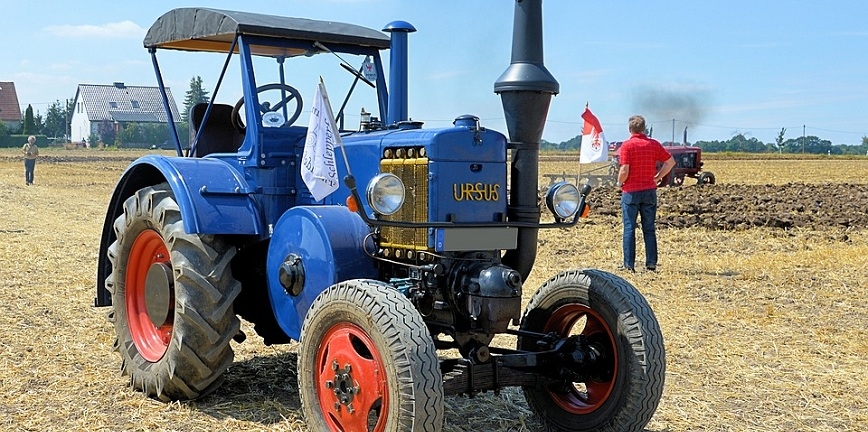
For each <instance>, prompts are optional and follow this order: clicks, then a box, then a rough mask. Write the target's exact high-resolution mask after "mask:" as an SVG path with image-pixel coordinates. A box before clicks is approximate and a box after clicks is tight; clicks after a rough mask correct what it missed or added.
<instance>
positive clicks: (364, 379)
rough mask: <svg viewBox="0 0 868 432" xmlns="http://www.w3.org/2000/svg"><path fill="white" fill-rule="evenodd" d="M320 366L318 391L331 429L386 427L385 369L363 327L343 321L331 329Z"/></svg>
mask: <svg viewBox="0 0 868 432" xmlns="http://www.w3.org/2000/svg"><path fill="white" fill-rule="evenodd" d="M316 365H317V369H316V370H315V371H314V373H315V374H316V375H315V377H314V379H315V380H316V392H317V397H318V398H319V404H320V408H321V409H322V413H323V418H324V419H325V422H326V424H327V425H328V426H329V430H334V431H375V432H381V431H384V430H385V428H386V417H387V416H386V415H385V413H386V412H388V409H389V395H388V382H387V377H386V373H385V368H384V365H383V361H382V357H381V356H380V353H379V351H378V350H377V347H376V346H375V344H374V341H373V340H371V337H370V336H368V334H367V333H366V332H365V331H364V330H363V329H362V328H361V327H359V326H357V325H355V324H351V323H340V324H337V325H335V326H333V327H332V328H330V329H329V330H328V332H326V334H325V336H324V337H323V339H322V342H321V343H320V345H319V347H318V348H317V353H316Z"/></svg>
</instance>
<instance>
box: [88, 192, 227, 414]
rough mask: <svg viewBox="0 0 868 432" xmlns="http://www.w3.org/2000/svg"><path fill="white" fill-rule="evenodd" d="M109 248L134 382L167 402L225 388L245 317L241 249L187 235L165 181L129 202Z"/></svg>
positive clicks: (122, 349) (122, 340)
mask: <svg viewBox="0 0 868 432" xmlns="http://www.w3.org/2000/svg"><path fill="white" fill-rule="evenodd" d="M114 230H115V234H116V236H117V240H116V241H115V242H114V243H112V245H111V246H110V247H109V250H108V258H109V261H110V262H111V264H112V272H111V274H110V275H109V276H108V278H107V279H106V282H105V283H106V289H108V291H109V292H110V293H111V295H112V305H113V307H112V311H111V312H109V321H111V322H112V323H113V324H114V327H115V333H116V335H117V339H116V342H115V346H114V349H115V350H116V351H118V352H119V353H120V355H121V358H122V360H123V363H122V366H121V371H122V373H123V374H124V375H128V376H129V377H130V385H131V386H132V387H133V388H135V389H136V390H140V391H142V392H144V393H145V394H147V395H148V396H151V397H155V398H158V399H160V400H163V401H170V400H179V399H196V398H199V397H202V396H205V395H207V394H208V393H211V392H212V391H214V389H216V388H217V387H219V385H220V383H221V382H222V379H221V378H222V375H223V373H224V372H225V371H226V369H227V368H228V367H229V365H230V364H231V363H232V358H233V352H232V347H231V346H230V344H229V342H230V341H231V340H232V338H233V336H235V335H236V334H237V333H238V330H239V328H240V321H239V320H238V317H237V316H236V315H235V314H234V313H233V310H232V303H233V301H234V300H235V297H237V296H238V294H239V293H240V292H241V284H240V283H239V282H238V281H237V280H235V279H234V278H233V277H232V274H231V270H230V265H229V264H230V261H231V259H232V257H233V256H234V255H235V249H234V247H232V246H231V245H228V244H227V243H226V242H224V241H222V240H221V239H220V238H219V237H214V236H208V235H195V234H187V233H185V232H184V226H183V222H182V220H181V212H180V210H179V209H178V204H177V202H176V201H175V197H174V195H173V193H172V191H171V189H170V188H169V186H168V185H167V184H165V183H164V184H160V185H157V186H153V187H146V188H143V189H140V190H139V191H137V192H136V193H135V194H134V195H133V196H131V197H129V198H128V199H127V200H126V202H124V213H123V214H122V215H120V216H119V217H118V218H117V219H116V220H115V223H114Z"/></svg>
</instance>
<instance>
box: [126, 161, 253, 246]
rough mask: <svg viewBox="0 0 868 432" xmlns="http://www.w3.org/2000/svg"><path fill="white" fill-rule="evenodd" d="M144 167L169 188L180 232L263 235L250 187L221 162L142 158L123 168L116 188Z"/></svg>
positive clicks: (239, 174)
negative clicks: (177, 209) (177, 211)
mask: <svg viewBox="0 0 868 432" xmlns="http://www.w3.org/2000/svg"><path fill="white" fill-rule="evenodd" d="M144 165H147V166H150V167H153V168H156V169H157V170H158V171H159V172H160V173H161V174H162V176H163V177H164V178H165V180H166V181H167V182H168V183H169V185H170V186H171V187H172V192H174V194H175V200H176V201H177V202H178V207H180V210H181V217H182V219H183V221H184V231H186V232H188V233H196V234H242V235H258V234H261V233H262V232H263V231H264V230H263V229H262V225H263V222H262V217H261V215H260V211H259V208H258V207H257V206H256V203H255V201H254V200H253V198H252V197H251V196H250V195H251V194H252V193H253V192H254V189H253V187H251V186H250V185H249V184H248V182H247V181H246V180H245V179H244V177H243V176H242V174H241V173H239V172H238V171H237V170H236V169H235V167H233V166H232V165H230V164H228V163H226V162H225V161H222V160H219V159H211V158H186V157H165V156H160V155H148V156H143V157H141V158H139V159H137V160H135V161H134V162H133V163H132V164H131V165H130V166H129V167H128V168H127V171H126V172H125V173H124V175H123V177H122V178H121V181H120V184H126V183H127V181H128V180H127V179H128V178H129V177H132V176H135V175H137V174H138V173H139V171H142V170H143V166H144ZM145 171H147V170H146V169H145ZM151 184H153V183H151ZM130 192H132V191H130ZM123 195H125V196H128V195H129V194H123ZM121 204H123V203H122V202H121Z"/></svg>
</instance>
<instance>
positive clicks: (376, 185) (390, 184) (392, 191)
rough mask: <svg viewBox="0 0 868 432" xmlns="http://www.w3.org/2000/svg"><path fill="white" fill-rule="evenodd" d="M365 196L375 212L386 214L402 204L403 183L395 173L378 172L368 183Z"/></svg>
mask: <svg viewBox="0 0 868 432" xmlns="http://www.w3.org/2000/svg"><path fill="white" fill-rule="evenodd" d="M367 196H368V203H369V204H370V205H371V208H372V209H373V210H374V211H375V212H377V213H379V214H382V215H386V216H388V215H390V214H393V213H395V212H396V211H398V209H400V208H401V206H402V205H404V183H403V182H402V181H401V179H399V178H398V176H396V175H395V174H390V173H382V174H378V175H377V176H376V177H374V178H372V179H371V181H370V183H368V189H367Z"/></svg>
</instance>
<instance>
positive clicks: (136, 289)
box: [125, 230, 174, 362]
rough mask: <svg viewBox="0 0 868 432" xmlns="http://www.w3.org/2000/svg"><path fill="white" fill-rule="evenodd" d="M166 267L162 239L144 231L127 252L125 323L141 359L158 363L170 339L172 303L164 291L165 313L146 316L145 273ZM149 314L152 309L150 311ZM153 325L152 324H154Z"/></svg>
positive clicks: (165, 252)
mask: <svg viewBox="0 0 868 432" xmlns="http://www.w3.org/2000/svg"><path fill="white" fill-rule="evenodd" d="M168 264H170V258H169V250H168V249H167V248H166V244H165V243H164V242H163V238H162V237H160V235H159V234H158V233H157V232H156V231H153V230H146V231H143V232H142V233H141V234H139V236H138V237H136V240H135V241H133V246H132V248H131V249H130V256H129V261H128V263H127V274H126V281H125V284H126V300H127V304H126V306H127V321H128V324H129V328H130V336H131V337H132V340H133V343H134V344H135V345H136V349H137V350H138V351H139V354H141V356H142V357H143V358H144V359H145V360H147V361H149V362H156V361H158V360H160V359H161V358H162V357H163V355H164V354H165V353H166V349H168V347H169V341H170V340H171V339H172V319H171V317H172V316H173V315H174V313H173V309H174V307H173V304H172V303H173V301H171V300H172V298H171V297H172V293H171V292H168V291H169V290H168V289H167V290H166V291H167V292H165V293H164V295H165V296H168V297H167V298H162V299H160V302H162V303H165V304H167V305H168V306H167V307H168V310H167V311H166V313H165V314H164V315H163V314H161V315H162V316H159V317H157V316H151V315H149V314H148V302H149V301H151V302H154V300H153V299H150V300H149V298H148V284H147V282H146V281H147V279H148V272H149V271H150V270H151V268H152V267H153V266H154V265H168ZM151 309H152V311H153V309H154V308H153V307H152V308H151ZM155 322H156V323H155Z"/></svg>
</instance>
